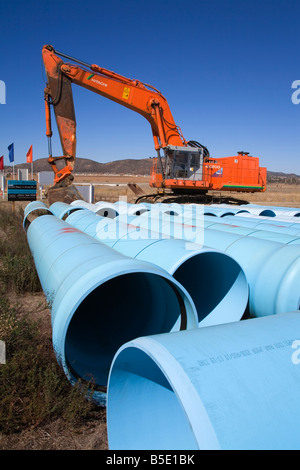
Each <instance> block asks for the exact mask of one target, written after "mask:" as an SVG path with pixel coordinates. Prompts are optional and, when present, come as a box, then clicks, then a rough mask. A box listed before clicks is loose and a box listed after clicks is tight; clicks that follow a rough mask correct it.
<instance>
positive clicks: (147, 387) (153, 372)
mask: <svg viewBox="0 0 300 470" xmlns="http://www.w3.org/2000/svg"><path fill="white" fill-rule="evenodd" d="M124 384H126V388H124V387H125V386H124ZM179 400H180V399H179V398H178V397H177V395H176V394H175V393H174V390H173V388H172V387H171V385H170V383H169V381H168V380H167V378H166V376H165V375H164V373H163V372H162V370H161V369H160V367H159V366H158V365H157V364H156V363H155V362H154V360H153V359H151V358H150V357H149V356H148V355H147V354H146V353H145V352H144V351H142V350H140V349H137V348H132V347H128V348H126V349H123V350H122V351H121V352H120V353H119V354H118V356H117V357H116V359H115V361H114V364H113V367H112V370H111V375H110V380H109V393H108V405H107V411H108V414H107V430H108V439H109V448H110V449H120V450H121V449H128V450H129V449H133V446H134V448H135V449H182V450H184V449H189V450H191V449H198V448H199V447H198V445H197V442H196V438H195V435H194V433H193V430H192V427H191V424H190V422H189V419H188V417H187V414H186V412H185V410H184V408H183V406H182V404H181V402H180V401H179ZM199 419H201V417H200V416H199Z"/></svg>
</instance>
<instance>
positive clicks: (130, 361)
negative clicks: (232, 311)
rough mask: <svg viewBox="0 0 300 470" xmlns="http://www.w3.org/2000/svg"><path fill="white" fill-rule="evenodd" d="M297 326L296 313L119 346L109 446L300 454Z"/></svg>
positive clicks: (114, 367) (110, 408)
mask: <svg viewBox="0 0 300 470" xmlns="http://www.w3.org/2000/svg"><path fill="white" fill-rule="evenodd" d="M299 331H300V315H299V312H290V313H285V314H281V315H274V316H272V317H264V318H256V319H249V320H244V321H241V322H236V323H231V324H227V325H216V326H213V327H207V328H199V329H195V330H189V331H181V332H174V333H169V334H161V335H155V336H148V337H143V338H136V339H134V340H133V341H130V342H128V343H127V344H125V345H123V346H121V348H120V349H119V350H118V352H117V353H116V355H115V357H114V360H113V362H112V366H111V369H110V375H109V385H108V402H107V430H108V442H109V449H110V450H116V449H118V450H122V449H126V450H131V449H135V450H139V449H144V450H153V449H154V450H169V449H173V450H299V449H300V433H299V420H300V407H299V383H300V365H299V355H300V351H299V343H300V342H299ZM295 348H296V349H295ZM297 348H298V350H297Z"/></svg>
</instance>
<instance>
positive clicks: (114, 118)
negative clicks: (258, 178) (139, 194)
mask: <svg viewBox="0 0 300 470" xmlns="http://www.w3.org/2000/svg"><path fill="white" fill-rule="evenodd" d="M299 18H300V2H299V0H297V1H295V0H285V1H283V0H260V1H257V0H253V1H251V0H249V1H245V0H198V1H195V0H194V1H191V0H185V1H181V0H172V1H170V0H165V1H163V0H161V1H157V0H152V1H147V2H146V1H144V0H127V1H124V0H122V1H121V0H110V1H103V0H100V1H91V0H84V1H83V0H77V1H75V0H74V1H69V0H60V1H57V0H51V1H49V0H46V1H45V0H39V1H35V0H27V1H24V0H23V1H19V0H0V27H1V42H0V57H1V60H0V80H2V81H4V82H5V84H6V104H0V156H1V155H4V159H5V160H4V161H5V164H8V163H9V162H8V150H7V146H8V145H9V144H10V143H11V142H14V145H15V164H17V163H23V162H25V161H26V152H27V150H28V149H29V147H30V145H31V144H32V145H33V152H34V154H33V156H34V160H35V159H37V158H42V157H47V156H48V154H47V151H48V150H47V138H46V136H45V118H44V98H43V91H44V86H45V74H44V71H43V64H42V58H41V50H42V47H43V45H44V44H52V45H53V46H54V48H55V49H57V50H59V51H63V52H65V53H67V54H69V55H71V56H74V57H76V58H79V59H81V60H83V61H85V62H88V63H95V64H98V65H100V66H102V67H105V68H108V69H110V70H113V71H115V72H118V73H120V74H122V75H125V76H127V77H130V78H135V79H139V80H141V81H143V82H145V83H149V84H152V85H153V86H155V87H156V88H158V89H159V90H160V91H161V92H162V93H163V94H164V96H165V97H166V98H167V100H168V103H169V105H170V108H171V111H172V114H173V117H174V120H175V122H176V124H177V125H179V126H180V127H181V129H182V132H183V135H184V136H185V138H186V139H187V140H190V139H191V140H198V141H199V142H201V143H202V144H204V145H206V146H207V147H208V148H209V150H210V153H211V155H212V156H213V157H225V156H231V155H235V154H236V152H237V151H238V150H244V151H248V152H250V154H251V155H253V156H258V157H260V164H261V166H266V167H267V168H268V169H269V170H273V171H284V172H294V173H297V174H300V158H299V155H300V104H299V105H295V104H293V103H292V100H291V96H292V93H293V91H295V90H293V89H292V83H293V81H295V80H300V62H299V57H298V55H299V39H300V33H299V31H300V30H299ZM73 94H74V102H75V112H76V120H77V156H78V157H82V158H92V159H94V160H96V161H98V162H102V163H105V162H108V161H113V160H117V159H121V158H146V157H151V156H154V155H155V151H154V145H153V139H152V133H151V129H150V125H149V123H148V122H147V121H146V120H145V119H144V118H143V117H141V116H140V115H138V114H136V113H134V112H132V111H130V110H128V109H126V108H124V107H122V106H120V105H118V104H116V103H113V102H112V101H110V100H107V99H105V98H103V97H101V96H99V95H96V94H94V93H92V92H90V91H87V90H84V89H82V88H81V87H78V86H76V85H75V86H73ZM299 96H300V95H299ZM52 125H53V131H54V137H53V154H54V155H61V147H60V142H59V139H58V135H57V129H56V125H55V121H54V119H53V123H52Z"/></svg>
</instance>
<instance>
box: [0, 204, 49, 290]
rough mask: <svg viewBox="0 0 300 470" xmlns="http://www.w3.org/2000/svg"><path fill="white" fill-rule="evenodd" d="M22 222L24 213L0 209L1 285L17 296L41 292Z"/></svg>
mask: <svg viewBox="0 0 300 470" xmlns="http://www.w3.org/2000/svg"><path fill="white" fill-rule="evenodd" d="M22 222H23V212H22V211H19V212H17V213H12V212H11V210H8V209H3V208H1V209H0V234H1V236H0V284H1V285H2V286H3V287H4V288H5V289H6V290H9V291H12V290H13V291H14V292H16V293H17V294H22V293H25V292H39V291H41V285H40V281H39V278H38V275H37V272H36V269H35V266H34V263H33V259H32V255H31V252H30V250H29V247H28V243H27V238H26V234H25V232H24V230H23V227H22Z"/></svg>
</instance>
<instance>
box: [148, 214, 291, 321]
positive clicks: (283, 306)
mask: <svg viewBox="0 0 300 470" xmlns="http://www.w3.org/2000/svg"><path fill="white" fill-rule="evenodd" d="M143 220H144V223H145V224H148V225H149V224H151V223H153V222H154V225H155V227H156V229H157V227H159V228H158V230H159V231H160V232H162V233H165V234H168V236H171V237H174V236H177V237H179V238H183V239H186V240H188V241H189V242H193V241H195V240H196V239H197V238H201V237H202V240H203V243H204V245H205V246H208V247H212V248H215V249H218V250H221V251H224V252H225V253H227V254H229V255H230V256H232V258H234V259H235V260H236V261H237V262H238V263H239V264H240V266H241V267H242V269H243V270H244V272H245V274H246V277H247V280H248V283H249V287H250V295H249V311H250V314H251V315H252V316H260V315H272V314H273V313H283V312H287V311H294V310H298V309H299V297H300V286H299V279H300V248H299V246H298V245H297V244H295V245H293V243H290V244H285V243H280V242H279V241H273V240H267V239H259V238H255V237H252V236H245V235H243V234H237V233H233V232H230V231H228V232H226V231H218V230H212V229H207V228H203V227H197V226H193V227H191V229H190V230H189V231H188V233H187V232H186V231H185V227H186V225H185V224H184V223H180V222H175V220H177V219H174V218H173V219H172V220H170V218H169V219H167V218H166V216H162V217H161V218H160V220H159V222H158V223H157V219H156V218H155V217H153V216H152V217H151V218H149V216H148V215H147V214H143V215H141V216H140V223H142V221H143ZM170 225H171V228H170ZM145 226H146V225H145Z"/></svg>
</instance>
